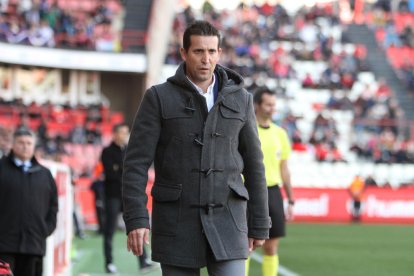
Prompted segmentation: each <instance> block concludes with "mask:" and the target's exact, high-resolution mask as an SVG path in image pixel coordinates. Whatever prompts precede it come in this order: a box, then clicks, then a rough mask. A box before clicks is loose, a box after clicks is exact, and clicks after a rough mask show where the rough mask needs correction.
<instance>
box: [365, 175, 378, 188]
mask: <svg viewBox="0 0 414 276" xmlns="http://www.w3.org/2000/svg"><path fill="white" fill-rule="evenodd" d="M377 186H378V184H377V181H375V179H374V177H373V176H372V175H368V176H367V178H365V187H377Z"/></svg>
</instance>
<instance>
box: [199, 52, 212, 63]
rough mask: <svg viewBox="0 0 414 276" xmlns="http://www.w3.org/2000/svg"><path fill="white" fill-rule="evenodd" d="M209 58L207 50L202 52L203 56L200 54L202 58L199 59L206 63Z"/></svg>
mask: <svg viewBox="0 0 414 276" xmlns="http://www.w3.org/2000/svg"><path fill="white" fill-rule="evenodd" d="M209 60H210V55H209V54H208V53H207V52H206V53H204V54H203V56H202V58H201V61H202V62H203V63H208V61H209Z"/></svg>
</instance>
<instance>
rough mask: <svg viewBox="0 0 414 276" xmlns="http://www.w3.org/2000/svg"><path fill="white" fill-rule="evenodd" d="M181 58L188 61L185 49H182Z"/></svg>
mask: <svg viewBox="0 0 414 276" xmlns="http://www.w3.org/2000/svg"><path fill="white" fill-rule="evenodd" d="M180 54H181V58H182V59H183V60H184V61H186V60H187V51H186V50H185V49H184V48H180Z"/></svg>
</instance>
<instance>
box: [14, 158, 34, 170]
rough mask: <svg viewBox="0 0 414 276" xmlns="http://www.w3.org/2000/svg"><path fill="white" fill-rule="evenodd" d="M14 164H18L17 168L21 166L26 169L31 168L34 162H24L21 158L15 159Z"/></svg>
mask: <svg viewBox="0 0 414 276" xmlns="http://www.w3.org/2000/svg"><path fill="white" fill-rule="evenodd" d="M14 164H16V166H18V167H20V166H24V167H26V168H30V167H31V166H32V161H30V160H26V161H24V162H23V161H22V160H20V159H19V158H16V157H15V158H14Z"/></svg>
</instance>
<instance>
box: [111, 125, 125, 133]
mask: <svg viewBox="0 0 414 276" xmlns="http://www.w3.org/2000/svg"><path fill="white" fill-rule="evenodd" d="M122 127H129V126H128V125H127V124H126V123H119V124H116V125H114V126H113V127H112V133H116V132H118V130H119V129H120V128H122Z"/></svg>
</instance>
